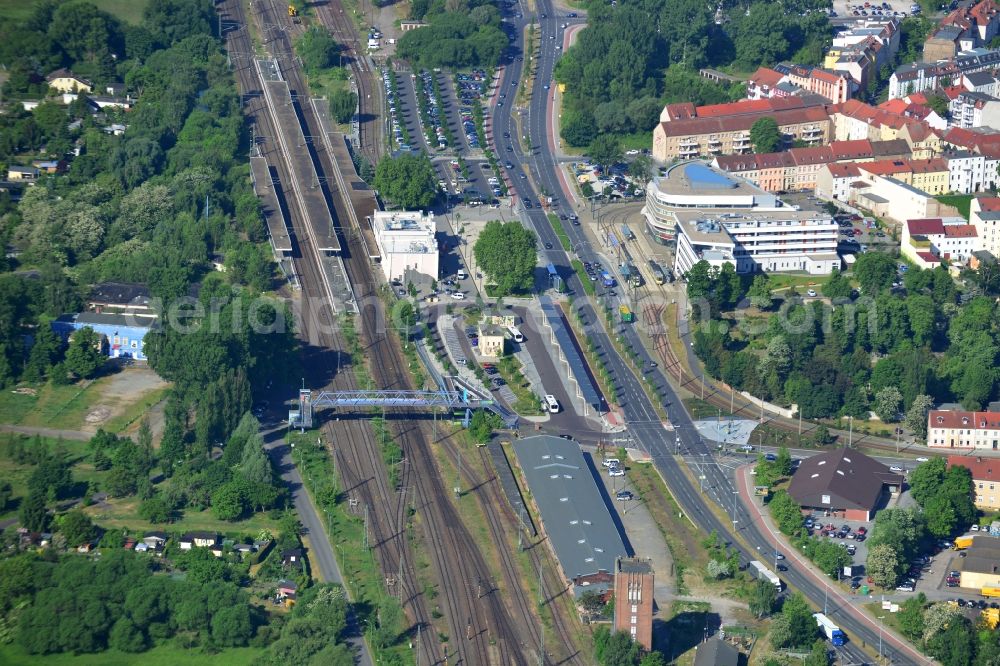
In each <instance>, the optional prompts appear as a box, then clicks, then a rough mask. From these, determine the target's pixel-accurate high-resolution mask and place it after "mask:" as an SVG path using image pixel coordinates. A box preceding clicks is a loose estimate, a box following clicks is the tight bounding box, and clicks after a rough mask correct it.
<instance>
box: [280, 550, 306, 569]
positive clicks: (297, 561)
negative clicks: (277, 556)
mask: <svg viewBox="0 0 1000 666" xmlns="http://www.w3.org/2000/svg"><path fill="white" fill-rule="evenodd" d="M281 566H283V567H291V566H294V567H301V566H302V549H301V548H289V549H288V550H283V551H281Z"/></svg>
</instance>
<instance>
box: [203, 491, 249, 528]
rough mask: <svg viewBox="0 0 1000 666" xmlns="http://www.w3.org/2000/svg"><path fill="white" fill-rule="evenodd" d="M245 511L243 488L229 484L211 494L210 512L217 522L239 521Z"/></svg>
mask: <svg viewBox="0 0 1000 666" xmlns="http://www.w3.org/2000/svg"><path fill="white" fill-rule="evenodd" d="M246 511H247V498H246V496H245V495H244V492H243V487H242V486H241V485H240V484H238V483H235V482H230V483H227V484H225V485H224V486H222V487H220V488H219V489H218V490H216V491H215V493H213V494H212V512H213V513H214V514H215V516H216V518H218V519H219V520H230V521H232V520H239V519H240V518H242V517H243V514H244V513H246Z"/></svg>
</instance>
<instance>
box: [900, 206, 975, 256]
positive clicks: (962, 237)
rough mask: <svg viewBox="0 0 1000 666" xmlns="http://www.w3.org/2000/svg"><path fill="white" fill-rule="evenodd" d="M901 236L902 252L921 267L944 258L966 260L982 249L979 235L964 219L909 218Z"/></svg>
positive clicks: (904, 224)
mask: <svg viewBox="0 0 1000 666" xmlns="http://www.w3.org/2000/svg"><path fill="white" fill-rule="evenodd" d="M902 226H903V235H902V238H901V239H900V244H899V250H900V254H901V255H903V256H904V257H906V258H907V259H909V260H910V261H912V262H913V263H915V264H917V265H918V266H920V267H921V268H933V267H935V266H937V265H939V264H940V263H941V262H942V261H945V262H961V263H967V262H968V260H969V258H970V257H971V256H972V253H973V252H975V251H977V250H979V249H980V243H979V235H978V233H977V231H976V227H975V226H974V225H971V224H968V223H967V222H966V221H965V218H961V217H951V218H940V217H937V218H930V219H915V220H906V221H905V222H904V223H903V225H902Z"/></svg>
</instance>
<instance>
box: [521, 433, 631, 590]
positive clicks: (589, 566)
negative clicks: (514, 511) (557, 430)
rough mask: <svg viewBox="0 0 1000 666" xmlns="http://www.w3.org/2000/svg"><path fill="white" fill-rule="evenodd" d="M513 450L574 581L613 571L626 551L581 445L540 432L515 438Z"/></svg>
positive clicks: (554, 544)
mask: <svg viewBox="0 0 1000 666" xmlns="http://www.w3.org/2000/svg"><path fill="white" fill-rule="evenodd" d="M514 452H515V453H516V454H517V460H518V463H519V464H520V465H521V469H522V470H523V472H524V476H525V478H526V479H527V482H528V488H529V489H530V490H531V493H532V495H533V496H534V498H535V502H536V503H537V504H538V507H539V509H540V510H541V513H542V522H543V524H544V526H545V532H546V534H547V535H548V537H549V539H550V540H551V542H552V547H553V549H554V550H555V552H556V557H558V558H559V563H560V564H561V566H562V569H563V572H564V573H565V574H566V575H567V576H568V577H569V578H571V579H574V578H576V577H578V576H586V575H588V574H594V573H597V572H599V571H607V572H608V573H613V572H614V571H615V559H616V558H618V557H622V556H625V555H627V554H628V553H626V551H625V542H624V541H622V537H621V535H620V534H619V533H618V529H617V527H616V526H615V523H614V521H612V519H611V514H610V513H609V511H608V507H607V505H606V504H605V503H604V499H603V497H602V496H601V493H600V491H599V490H598V488H597V481H596V480H595V479H594V476H593V473H592V472H591V468H590V466H589V465H588V464H587V461H586V460H585V459H584V457H583V452H582V451H581V450H580V445H579V444H577V443H576V442H574V441H572V440H566V439H562V438H559V437H553V436H551V435H540V436H538V437H528V438H526V439H521V440H517V441H516V442H514Z"/></svg>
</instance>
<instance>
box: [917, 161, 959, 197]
mask: <svg viewBox="0 0 1000 666" xmlns="http://www.w3.org/2000/svg"><path fill="white" fill-rule="evenodd" d="M909 162H910V170H911V173H912V176H911V178H912V180H911V183H910V184H911V185H913V186H914V187H917V188H920V189H921V190H923V191H924V192H927V193H928V194H934V195H937V194H945V193H946V192H948V191H949V186H950V171H949V168H948V161H947V160H945V159H942V158H940V157H932V158H930V159H925V160H917V159H911V160H909Z"/></svg>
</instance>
